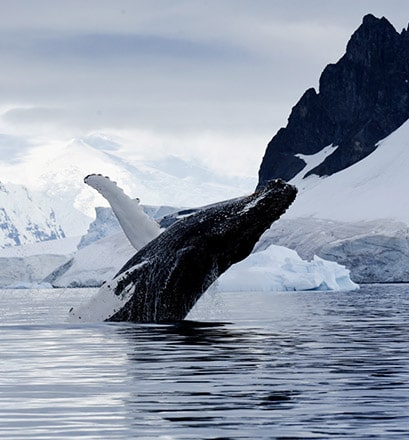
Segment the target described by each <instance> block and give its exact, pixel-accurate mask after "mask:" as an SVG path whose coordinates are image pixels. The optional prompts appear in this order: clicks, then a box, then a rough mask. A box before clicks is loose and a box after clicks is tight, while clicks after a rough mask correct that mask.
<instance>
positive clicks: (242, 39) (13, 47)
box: [0, 0, 409, 180]
mask: <svg viewBox="0 0 409 440" xmlns="http://www.w3.org/2000/svg"><path fill="white" fill-rule="evenodd" d="M367 13H373V14H374V15H376V16H386V17H387V18H388V19H389V21H391V23H392V24H393V25H394V26H395V28H397V29H398V30H399V31H400V30H401V29H402V28H403V27H407V23H408V21H409V1H408V0H383V1H378V0H343V1H339V0H146V1H144V0H69V1H66V0H36V1H32V0H26V1H22V0H0V66H1V68H0V151H1V156H0V157H1V160H2V161H13V160H17V159H19V157H21V155H24V153H25V152H26V151H27V149H28V148H30V146H31V145H32V143H35V142H47V141H48V139H54V140H55V139H59V140H61V141H63V142H65V141H66V140H68V139H69V138H71V137H78V136H85V135H87V134H90V133H98V132H102V133H105V134H107V135H109V136H113V137H114V138H115V136H119V137H122V139H126V145H127V148H128V151H129V154H130V155H132V154H138V155H139V156H141V157H143V156H144V155H146V156H149V155H152V154H154V153H155V154H176V155H177V154H182V155H186V156H191V157H198V158H200V159H201V160H203V161H204V162H206V161H208V162H209V164H210V165H215V164H216V163H217V161H219V162H220V165H219V169H220V170H223V169H226V170H227V171H231V169H234V170H237V171H238V172H247V173H254V172H256V171H257V168H258V165H259V163H260V161H261V158H262V155H263V153H264V150H265V147H266V144H267V142H268V141H269V139H270V138H271V137H272V136H273V135H274V134H275V132H276V131H277V129H278V128H280V126H283V125H285V124H286V121H287V118H288V115H289V112H290V110H291V107H292V106H293V105H294V104H295V103H296V102H297V100H298V99H299V98H300V96H301V95H302V94H303V92H304V91H305V90H306V89H307V88H309V87H317V85H318V79H319V75H320V73H321V71H322V70H323V68H324V67H325V66H326V65H327V64H328V63H332V62H336V61H337V60H338V59H339V58H340V57H341V56H342V55H343V53H344V51H345V47H346V44H347V41H348V39H349V37H350V35H351V34H352V33H353V31H354V30H355V29H356V28H357V27H358V26H359V25H360V23H361V21H362V17H363V16H364V15H365V14H367ZM105 146H106V145H105ZM219 158H220V159H221V160H219ZM0 180H1V176H0Z"/></svg>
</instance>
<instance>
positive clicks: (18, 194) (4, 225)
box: [0, 182, 65, 247]
mask: <svg viewBox="0 0 409 440" xmlns="http://www.w3.org/2000/svg"><path fill="white" fill-rule="evenodd" d="M64 236H65V235H64V231H63V229H62V228H61V226H60V225H59V223H58V220H57V219H56V216H55V212H54V210H53V208H52V206H51V204H50V203H49V201H48V200H47V198H46V197H43V196H42V195H41V194H36V193H33V192H31V191H29V190H28V189H27V188H26V187H24V186H21V185H13V184H3V183H1V182H0V246H2V247H6V246H18V245H24V244H28V243H33V242H37V241H47V240H54V239H58V238H64Z"/></svg>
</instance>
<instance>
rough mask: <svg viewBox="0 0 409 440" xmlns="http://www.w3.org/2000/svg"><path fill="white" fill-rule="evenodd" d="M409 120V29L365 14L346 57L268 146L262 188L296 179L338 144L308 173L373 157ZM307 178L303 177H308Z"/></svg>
mask: <svg viewBox="0 0 409 440" xmlns="http://www.w3.org/2000/svg"><path fill="white" fill-rule="evenodd" d="M408 118H409V27H408V30H405V29H404V30H403V31H402V32H401V33H398V32H397V31H396V30H395V29H394V27H393V26H392V25H391V24H390V23H389V22H388V20H386V19H385V18H380V19H379V18H376V17H374V16H373V15H367V16H365V17H364V19H363V22H362V24H361V26H360V27H359V28H358V29H357V30H356V32H355V33H354V34H353V35H352V37H351V39H350V41H349V42H348V45H347V49H346V53H345V55H344V56H343V57H342V58H341V59H340V60H339V61H338V62H337V63H336V64H330V65H328V66H327V67H326V68H325V69H324V71H323V73H322V75H321V78H320V83H319V92H318V93H317V92H316V91H315V90H314V89H309V90H307V91H306V92H305V93H304V95H303V96H302V97H301V99H300V100H299V102H298V103H297V104H296V105H295V106H294V108H293V109H292V112H291V114H290V117H289V120H288V124H287V127H285V128H281V129H280V130H279V131H278V133H277V134H276V135H275V136H274V137H273V139H272V140H271V141H270V143H269V144H268V147H267V150H266V153H265V156H264V158H263V161H262V164H261V167H260V170H259V186H264V184H265V183H266V182H267V181H268V180H270V179H273V178H282V179H284V180H291V179H292V178H293V177H294V176H295V175H297V174H298V173H299V172H301V171H302V170H303V168H304V166H305V162H304V161H303V160H302V159H301V158H299V157H297V155H298V154H305V155H310V154H315V153H317V152H319V151H321V150H322V149H323V148H324V147H326V146H328V145H331V144H332V145H333V146H338V148H337V149H336V150H335V151H334V152H333V153H332V154H331V155H329V156H328V157H327V158H326V159H325V160H324V161H323V162H322V163H321V164H319V165H318V166H316V167H315V168H313V169H312V170H310V171H308V173H306V176H307V175H309V174H316V175H319V176H326V175H331V174H333V173H336V172H337V171H340V170H342V169H344V168H347V167H349V166H350V165H352V164H354V163H356V162H358V161H359V160H361V159H363V158H364V157H366V156H368V155H369V154H370V153H372V152H373V151H374V150H375V149H376V144H377V142H378V141H380V140H381V139H383V138H385V137H386V136H388V135H389V134H390V133H392V132H393V131H395V130H396V129H397V128H398V127H399V126H400V125H402V124H403V123H404V122H405V121H406V120H407V119H408ZM306 176H304V177H306Z"/></svg>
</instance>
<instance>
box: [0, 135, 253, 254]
mask: <svg viewBox="0 0 409 440" xmlns="http://www.w3.org/2000/svg"><path fill="white" fill-rule="evenodd" d="M112 142H113V141H111V142H109V138H107V136H99V135H93V136H88V137H84V138H78V139H73V140H71V141H70V142H68V143H67V144H64V145H61V144H55V145H48V144H47V145H41V146H38V147H36V148H33V149H32V150H30V152H29V153H28V154H27V155H26V156H25V158H24V159H23V160H22V161H20V162H18V163H13V164H6V163H4V162H3V163H1V164H0V171H1V174H2V175H4V176H6V177H7V178H8V180H9V181H13V183H14V185H11V184H9V183H7V188H13V190H11V189H7V192H5V193H3V195H4V197H3V198H1V199H0V203H1V204H0V208H1V207H3V208H4V212H3V211H1V212H0V216H1V217H0V219H1V220H0V221H2V223H3V225H4V226H2V229H3V236H2V235H0V247H4V246H9V245H14V244H18V243H29V242H34V241H40V240H45V239H50V238H60V237H62V236H64V235H65V236H78V237H80V236H81V235H83V234H84V233H85V232H86V230H87V228H88V225H89V223H90V221H91V220H92V218H93V217H94V209H95V207H97V206H107V202H106V201H105V200H104V198H103V197H102V196H100V195H99V194H98V193H97V192H95V191H94V190H92V189H91V188H89V187H88V186H87V185H86V184H85V183H84V177H85V176H87V175H89V174H91V173H101V174H103V175H107V176H109V177H110V178H111V179H112V180H113V181H116V182H118V184H119V185H120V186H121V187H122V188H124V189H125V191H126V193H127V194H129V195H130V196H131V197H133V198H139V199H140V200H141V203H143V204H144V205H146V204H148V205H151V206H163V205H170V206H175V207H184V206H197V205H205V204H208V203H213V202H217V201H220V200H225V199H228V198H231V197H235V196H239V195H242V194H244V193H246V192H251V188H252V186H253V185H254V182H255V181H254V180H253V179H247V178H236V177H229V176H220V175H218V174H216V173H213V172H212V171H210V170H208V169H206V168H205V167H203V166H200V165H199V164H195V163H192V162H186V161H185V160H183V159H181V158H177V157H172V156H169V157H167V158H162V159H160V160H158V161H153V160H149V161H143V160H133V161H132V160H130V159H128V158H127V157H122V156H121V151H120V148H119V147H120V145H119V144H117V143H116V144H115V151H112V148H111V147H110V146H111V144H112ZM114 153H115V154H114ZM23 183H24V187H23V186H21V185H22V184H23ZM26 188H28V189H26ZM33 193H35V194H36V200H35V203H36V204H37V206H36V207H34V204H35V203H30V200H29V198H30V197H31V198H33V197H34V195H32V194H33ZM27 194H29V195H27ZM11 206H13V207H18V208H13V209H8V208H7V207H11ZM45 206H47V208H45ZM25 207H26V208H27V209H26V210H25ZM155 209H158V208H151V209H150V210H151V211H152V212H153V211H154V210H155ZM14 211H15V214H16V215H15V216H13V215H14V214H13V212H14ZM31 216H33V219H32V221H31V220H30V218H31ZM17 218H18V220H17ZM40 218H41V219H40ZM21 223H23V224H24V227H23V226H22V225H21ZM22 228H23V229H24V231H25V230H26V229H27V231H30V228H31V229H32V233H31V234H28V233H26V234H25V235H24V234H22V233H21V232H20V236H19V235H18V234H19V232H15V231H22Z"/></svg>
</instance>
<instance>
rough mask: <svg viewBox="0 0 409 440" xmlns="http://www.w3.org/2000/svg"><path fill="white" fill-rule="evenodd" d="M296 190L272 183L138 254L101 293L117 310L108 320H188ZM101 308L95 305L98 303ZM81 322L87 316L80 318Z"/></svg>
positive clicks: (198, 216) (192, 218)
mask: <svg viewBox="0 0 409 440" xmlns="http://www.w3.org/2000/svg"><path fill="white" fill-rule="evenodd" d="M296 192H297V190H296V188H295V187H294V186H292V185H289V184H287V183H285V182H284V181H282V180H274V181H271V182H269V183H268V184H267V185H266V186H265V187H263V188H262V189H260V190H258V191H256V192H254V193H253V194H251V195H249V196H245V197H240V198H236V199H232V200H227V201H224V202H220V203H217V204H215V205H211V206H209V207H207V208H203V209H201V210H199V211H197V212H194V213H193V214H191V215H188V216H187V217H185V218H182V219H180V220H178V221H177V222H176V223H174V224H173V225H171V226H170V227H169V228H167V229H166V230H165V231H164V232H162V233H161V234H160V235H159V236H158V237H157V238H155V239H153V240H152V241H150V242H149V243H148V244H146V245H145V246H144V247H143V248H142V249H141V250H140V251H139V252H137V253H136V254H135V255H134V256H133V257H132V258H131V259H130V260H129V261H128V262H127V263H126V264H125V265H124V266H123V267H122V268H121V269H120V270H119V272H118V273H117V274H116V275H115V277H114V278H113V279H112V280H111V281H108V282H105V283H104V284H103V286H102V287H101V289H100V291H99V292H98V294H97V297H96V298H98V297H100V298H102V300H103V301H106V302H107V303H108V302H109V303H112V301H110V299H109V298H110V297H111V298H114V303H115V306H114V308H113V310H112V312H111V313H110V316H108V317H107V318H104V319H105V320H106V321H130V322H158V323H161V322H162V323H165V322H175V321H180V320H183V319H184V318H185V317H186V315H187V314H188V313H189V311H190V310H191V308H192V307H193V306H194V305H195V303H196V302H197V300H198V299H199V298H200V296H201V295H202V294H203V293H204V292H205V291H206V290H207V288H208V287H209V286H210V285H211V284H212V283H213V282H214V281H215V280H216V279H217V278H218V277H219V276H220V275H221V274H222V273H223V272H225V271H226V270H227V269H228V268H229V267H230V266H231V265H232V264H234V263H237V262H239V261H241V260H243V259H244V258H246V257H247V256H248V255H249V254H250V253H251V251H252V249H253V247H254V245H255V244H256V242H257V241H258V239H259V237H260V236H261V234H262V233H263V232H264V231H265V230H266V229H268V228H269V227H270V225H271V224H272V223H273V222H274V221H275V220H277V219H278V218H279V217H280V216H281V215H282V214H283V213H284V212H285V211H286V209H287V208H288V207H289V206H290V205H291V203H292V202H293V201H294V199H295V196H296ZM94 304H95V301H94ZM76 318H79V319H81V316H80V315H78V314H76Z"/></svg>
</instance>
